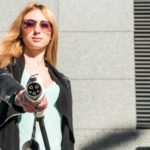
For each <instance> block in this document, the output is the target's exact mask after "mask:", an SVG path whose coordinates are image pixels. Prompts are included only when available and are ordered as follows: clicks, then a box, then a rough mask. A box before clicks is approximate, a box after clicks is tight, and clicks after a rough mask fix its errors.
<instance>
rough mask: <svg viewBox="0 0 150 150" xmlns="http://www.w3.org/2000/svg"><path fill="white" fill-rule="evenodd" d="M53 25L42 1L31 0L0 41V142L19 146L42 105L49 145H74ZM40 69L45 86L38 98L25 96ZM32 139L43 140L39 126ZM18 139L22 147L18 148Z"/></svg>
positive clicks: (9, 149)
mask: <svg viewBox="0 0 150 150" xmlns="http://www.w3.org/2000/svg"><path fill="white" fill-rule="evenodd" d="M57 34H58V33H57V25H56V22H55V19H54V17H53V15H52V13H51V12H50V10H48V8H47V7H46V6H44V5H42V4H34V3H32V4H29V5H27V6H26V8H25V9H24V10H23V11H22V12H21V13H20V15H19V16H18V17H17V18H16V20H15V21H14V23H13V24H12V26H11V28H10V30H9V32H8V34H7V35H6V37H5V38H4V40H3V41H2V43H1V45H0V100H1V101H0V148H1V149H2V150H19V149H21V147H22V145H23V143H24V142H26V141H27V140H29V139H30V138H31V133H32V126H33V120H34V115H33V113H32V112H42V111H44V116H45V126H46V130H47V134H48V139H49V144H50V147H51V150H73V149H74V134H73V126H72V96H71V87H70V81H69V80H68V78H67V77H65V76H64V75H63V74H62V73H60V72H59V71H58V70H57V69H56V68H55V67H56V61H57V43H58V36H57ZM35 74H38V77H39V78H40V79H41V80H42V84H43V87H44V91H45V96H43V97H42V98H41V99H40V100H39V101H38V102H37V103H33V102H31V101H30V100H29V99H28V98H27V96H25V95H26V94H25V93H26V91H25V87H26V84H27V82H28V80H29V78H30V76H31V75H35ZM36 136H37V137H36V140H37V141H38V142H39V143H40V149H41V150H44V149H45V148H44V144H43V141H42V136H41V133H40V130H39V128H37V132H36ZM19 144H20V148H19Z"/></svg>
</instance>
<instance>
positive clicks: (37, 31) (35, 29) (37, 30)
mask: <svg viewBox="0 0 150 150" xmlns="http://www.w3.org/2000/svg"><path fill="white" fill-rule="evenodd" d="M40 32H41V28H40V25H39V24H36V25H35V27H34V33H36V34H39V33H40Z"/></svg>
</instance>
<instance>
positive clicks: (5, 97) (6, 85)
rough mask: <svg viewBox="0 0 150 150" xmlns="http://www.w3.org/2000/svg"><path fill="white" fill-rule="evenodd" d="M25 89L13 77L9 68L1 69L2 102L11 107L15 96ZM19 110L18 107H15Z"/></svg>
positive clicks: (0, 87) (0, 90)
mask: <svg viewBox="0 0 150 150" xmlns="http://www.w3.org/2000/svg"><path fill="white" fill-rule="evenodd" d="M22 89H24V88H23V87H22V86H21V85H20V84H19V83H18V82H17V81H16V80H15V79H14V78H13V76H12V75H11V73H10V72H9V71H8V70H7V68H1V69H0V101H4V102H5V103H7V104H8V105H9V106H10V107H15V105H14V104H13V102H14V98H15V95H16V94H17V93H18V92H19V91H20V90H22ZM15 108H16V109H17V106H16V107H15Z"/></svg>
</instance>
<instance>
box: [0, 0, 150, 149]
mask: <svg viewBox="0 0 150 150" xmlns="http://www.w3.org/2000/svg"><path fill="white" fill-rule="evenodd" d="M27 2H29V1H27V0H13V1H12V0H7V2H6V1H5V0H1V2H0V10H1V13H0V26H1V28H0V37H1V38H2V37H3V35H4V33H5V31H6V30H7V28H8V26H9V24H10V22H11V21H12V20H13V19H14V18H15V17H16V15H17V13H18V11H19V10H21V9H22V8H23V7H24V5H25V4H26V3H27ZM35 2H42V3H45V4H47V5H48V7H49V8H50V9H51V10H52V11H53V12H54V14H55V16H56V18H57V21H58V25H59V58H58V68H59V70H60V71H62V72H64V74H66V75H67V76H69V77H70V79H71V82H72V92H73V118H74V129H75V138H76V146H75V147H76V150H135V149H136V147H139V146H148V145H150V140H149V139H150V132H149V131H148V130H138V131H137V130H136V129H135V128H136V100H135V82H134V80H135V74H134V72H135V70H134V43H133V42H134V35H133V29H134V20H133V0H124V1H123V0H78V1H75V0H35ZM6 18H7V19H6Z"/></svg>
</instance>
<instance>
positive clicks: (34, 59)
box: [24, 51, 45, 66]
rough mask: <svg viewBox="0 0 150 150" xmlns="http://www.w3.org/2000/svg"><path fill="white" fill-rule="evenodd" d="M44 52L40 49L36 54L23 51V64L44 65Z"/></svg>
mask: <svg viewBox="0 0 150 150" xmlns="http://www.w3.org/2000/svg"><path fill="white" fill-rule="evenodd" d="M44 54H45V51H42V52H41V53H38V54H35V53H29V52H26V51H25V52H24V57H25V64H26V65H34V66H45V62H44Z"/></svg>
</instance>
